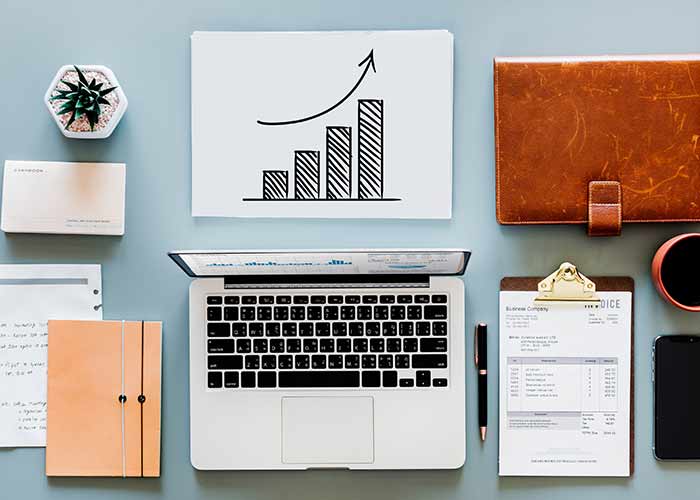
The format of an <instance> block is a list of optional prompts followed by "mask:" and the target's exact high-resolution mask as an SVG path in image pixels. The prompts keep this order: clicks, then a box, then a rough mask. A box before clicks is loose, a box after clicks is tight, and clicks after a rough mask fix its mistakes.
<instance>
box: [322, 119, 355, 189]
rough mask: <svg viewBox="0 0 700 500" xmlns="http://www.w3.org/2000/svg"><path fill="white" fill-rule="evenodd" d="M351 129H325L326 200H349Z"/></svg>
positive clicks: (350, 184) (350, 185)
mask: <svg viewBox="0 0 700 500" xmlns="http://www.w3.org/2000/svg"><path fill="white" fill-rule="evenodd" d="M351 165H352V129H351V128H350V127H326V198H328V199H329V200H340V199H349V198H350V196H351V191H352V170H351Z"/></svg>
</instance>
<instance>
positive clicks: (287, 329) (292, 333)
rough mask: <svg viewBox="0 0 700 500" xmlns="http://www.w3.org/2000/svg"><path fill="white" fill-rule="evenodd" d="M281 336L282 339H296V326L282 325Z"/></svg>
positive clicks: (294, 324)
mask: <svg viewBox="0 0 700 500" xmlns="http://www.w3.org/2000/svg"><path fill="white" fill-rule="evenodd" d="M282 336H283V337H296V336H297V324H296V323H284V324H283V325H282Z"/></svg>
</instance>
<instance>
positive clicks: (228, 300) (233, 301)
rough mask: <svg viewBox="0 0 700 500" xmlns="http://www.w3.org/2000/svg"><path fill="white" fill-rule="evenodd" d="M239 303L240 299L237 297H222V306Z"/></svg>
mask: <svg viewBox="0 0 700 500" xmlns="http://www.w3.org/2000/svg"><path fill="white" fill-rule="evenodd" d="M240 302H241V298H240V297H239V296H238V295H229V296H228V297H224V304H226V305H236V304H239V303H240Z"/></svg>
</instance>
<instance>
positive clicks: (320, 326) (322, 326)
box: [316, 323, 331, 337]
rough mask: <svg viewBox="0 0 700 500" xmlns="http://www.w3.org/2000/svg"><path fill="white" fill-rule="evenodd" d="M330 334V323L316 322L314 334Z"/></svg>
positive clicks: (320, 335) (326, 335) (319, 335)
mask: <svg viewBox="0 0 700 500" xmlns="http://www.w3.org/2000/svg"><path fill="white" fill-rule="evenodd" d="M330 334H331V324H330V323H316V336H317V337H328V336H329V335H330Z"/></svg>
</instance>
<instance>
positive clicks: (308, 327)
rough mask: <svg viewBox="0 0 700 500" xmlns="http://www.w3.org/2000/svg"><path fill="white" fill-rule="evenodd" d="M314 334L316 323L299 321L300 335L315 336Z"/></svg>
mask: <svg viewBox="0 0 700 500" xmlns="http://www.w3.org/2000/svg"><path fill="white" fill-rule="evenodd" d="M313 335H314V324H313V323H299V336H300V337H313Z"/></svg>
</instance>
